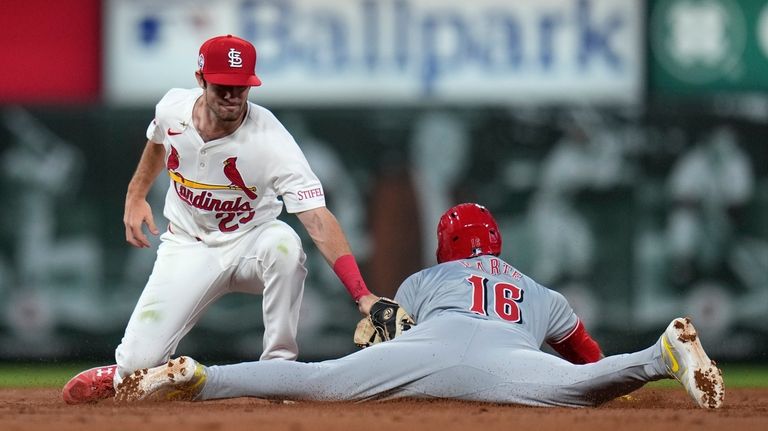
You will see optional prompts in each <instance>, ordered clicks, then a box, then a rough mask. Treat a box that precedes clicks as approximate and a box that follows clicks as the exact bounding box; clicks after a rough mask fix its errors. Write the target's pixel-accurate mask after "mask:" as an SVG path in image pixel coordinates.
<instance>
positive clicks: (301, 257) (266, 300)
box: [228, 221, 307, 360]
mask: <svg viewBox="0 0 768 431" xmlns="http://www.w3.org/2000/svg"><path fill="white" fill-rule="evenodd" d="M233 251H234V252H236V254H237V256H238V257H237V258H236V259H235V261H236V269H235V272H234V275H233V285H232V290H233V291H239V292H247V293H255V294H258V293H261V294H262V295H263V301H262V313H263V319H264V339H263V349H264V350H263V353H262V354H261V359H262V360H265V359H288V360H293V359H296V356H297V355H298V345H297V344H296V332H297V329H298V323H299V308H300V307H301V299H302V296H303V294H304V280H305V279H306V276H307V270H306V268H305V267H304V261H305V260H306V255H305V254H304V250H303V249H302V248H301V239H299V236H298V235H297V234H296V232H295V231H294V230H293V229H291V227H290V226H288V225H287V224H285V223H283V222H281V221H273V222H269V223H265V224H264V225H263V226H260V227H258V228H257V229H256V230H255V231H254V232H253V233H249V234H248V235H247V236H246V237H243V238H241V239H240V240H239V244H237V245H235V246H234V248H233V249H231V250H229V251H228V253H231V252H233Z"/></svg>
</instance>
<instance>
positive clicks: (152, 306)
mask: <svg viewBox="0 0 768 431" xmlns="http://www.w3.org/2000/svg"><path fill="white" fill-rule="evenodd" d="M162 239H163V242H162V243H161V245H160V247H159V248H158V251H157V259H156V261H155V265H154V268H153V270H152V274H151V275H150V277H149V280H148V281H147V284H146V286H145V287H144V290H143V292H142V293H141V296H140V297H139V300H138V302H137V303H136V306H135V308H134V310H133V313H132V314H131V317H130V320H129V321H128V325H127V326H126V329H125V335H124V336H123V339H122V341H121V343H120V345H119V346H118V347H117V349H116V351H115V357H116V359H117V365H118V373H117V377H116V379H115V381H116V383H119V381H120V380H121V378H122V377H125V376H126V375H127V374H129V373H131V372H133V371H134V370H137V369H141V368H148V367H154V366H157V365H159V364H161V363H163V362H165V361H167V360H168V359H169V358H170V356H171V355H172V354H173V353H174V352H175V350H176V347H177V346H178V344H179V342H180V341H181V339H182V337H183V336H184V335H186V334H187V332H189V331H190V329H192V327H193V326H194V324H195V323H196V322H197V321H198V319H199V318H200V317H201V315H202V314H203V312H204V311H205V309H206V308H207V307H208V306H209V305H210V304H212V303H213V302H214V301H215V300H216V299H217V298H219V297H220V296H221V295H223V294H224V293H226V291H225V290H224V288H223V287H222V286H224V285H225V283H224V280H226V279H227V278H228V277H230V276H231V274H229V273H227V272H226V270H225V269H224V268H222V265H221V263H220V258H219V256H218V255H217V252H218V251H217V249H215V248H210V247H207V246H205V245H204V244H203V243H202V242H199V241H197V240H196V239H194V238H190V237H187V236H185V235H183V234H180V233H178V232H177V233H170V232H166V233H165V234H163V238H162Z"/></svg>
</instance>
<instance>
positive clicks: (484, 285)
mask: <svg viewBox="0 0 768 431" xmlns="http://www.w3.org/2000/svg"><path fill="white" fill-rule="evenodd" d="M488 281H489V280H488V279H487V278H485V277H483V276H480V275H477V274H475V275H471V276H469V277H467V282H469V284H470V285H471V286H472V306H471V307H470V308H469V311H471V312H473V313H477V314H482V315H485V316H488V315H489V314H488V297H489V295H488V294H489V293H492V298H491V300H492V301H493V304H491V308H492V309H493V311H494V313H496V315H497V316H499V318H500V319H502V320H506V321H507V322H511V323H522V322H523V315H522V312H521V311H520V305H519V303H521V302H523V289H521V288H519V287H517V286H515V285H514V284H512V283H504V282H498V283H495V284H494V285H493V287H492V288H490V292H489V286H488Z"/></svg>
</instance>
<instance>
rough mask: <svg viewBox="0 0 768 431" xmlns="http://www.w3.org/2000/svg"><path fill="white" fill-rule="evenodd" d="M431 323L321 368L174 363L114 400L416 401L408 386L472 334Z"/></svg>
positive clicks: (446, 360) (452, 358)
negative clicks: (178, 396)
mask: <svg viewBox="0 0 768 431" xmlns="http://www.w3.org/2000/svg"><path fill="white" fill-rule="evenodd" d="M469 320H474V319H469ZM431 323H433V322H427V323H425V324H424V325H420V326H415V327H414V328H412V329H410V330H409V331H408V332H406V333H404V334H403V335H402V336H400V337H398V338H397V339H395V340H392V341H388V342H386V343H381V344H377V345H375V346H372V347H369V348H366V349H363V350H360V351H358V352H355V353H353V354H351V355H348V356H345V357H343V358H341V359H336V360H330V361H324V362H316V363H302V362H294V361H280V360H278V361H256V362H245V363H241V364H235V365H225V366H211V367H205V368H204V369H202V371H200V372H195V371H196V364H194V363H192V362H189V360H185V364H184V365H183V366H182V364H179V363H178V362H179V359H176V360H173V361H171V364H170V366H162V367H158V368H157V369H153V370H149V372H148V374H146V375H145V374H141V373H140V374H139V375H137V376H131V377H128V378H127V379H126V382H127V384H126V385H125V386H124V387H123V388H121V389H119V390H118V398H119V399H124V400H128V401H131V400H136V399H145V398H149V399H158V398H157V395H158V394H160V396H163V394H168V393H174V394H175V393H179V391H181V392H183V393H184V394H185V396H187V397H189V398H188V399H193V398H194V399H198V400H209V399H219V398H232V397H243V396H252V397H259V398H277V399H294V400H318V401H360V400H368V399H379V398H395V397H401V396H420V394H418V393H414V392H412V391H409V390H408V387H409V385H411V384H412V383H413V382H416V381H419V380H420V379H423V378H424V377H426V376H429V375H430V374H433V373H435V372H436V371H438V370H442V369H446V368H452V367H454V366H455V365H457V364H458V362H459V360H460V357H461V354H462V352H463V350H464V349H466V343H465V341H463V340H468V339H469V338H470V337H471V335H472V333H473V332H474V330H475V328H474V326H472V325H467V326H465V327H459V328H452V327H450V326H446V325H440V324H439V322H434V323H435V324H431ZM184 367H186V368H184ZM182 369H184V374H183V375H182V373H181V370H182ZM169 374H171V375H172V376H173V378H169ZM201 381H204V382H205V383H204V385H203V384H200V382H201ZM190 387H194V389H193V390H190Z"/></svg>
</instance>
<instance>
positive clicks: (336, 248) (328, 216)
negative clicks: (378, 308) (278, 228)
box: [296, 207, 379, 315]
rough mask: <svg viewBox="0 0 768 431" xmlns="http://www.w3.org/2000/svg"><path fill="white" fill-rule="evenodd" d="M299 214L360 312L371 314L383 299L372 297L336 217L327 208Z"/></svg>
mask: <svg viewBox="0 0 768 431" xmlns="http://www.w3.org/2000/svg"><path fill="white" fill-rule="evenodd" d="M296 215H297V217H298V218H299V221H301V223H302V224H303V225H304V228H305V229H306V230H307V232H308V233H309V236H310V237H311V238H312V241H313V242H314V243H315V245H316V246H317V249H318V250H319V251H320V253H321V254H322V255H323V257H324V258H325V261H326V262H328V265H330V266H331V267H332V268H333V271H334V272H335V273H336V275H337V276H338V277H339V280H341V282H342V283H343V284H344V287H346V289H347V291H348V292H349V294H350V295H351V296H352V299H354V300H355V302H357V307H358V309H359V310H360V312H361V313H363V314H366V315H367V314H369V313H370V310H371V306H372V305H373V304H374V303H375V302H376V301H377V300H378V299H379V297H377V296H376V295H374V294H372V293H371V292H370V291H369V290H368V287H366V285H365V281H363V276H362V275H361V274H360V268H358V266H357V261H356V260H355V257H354V256H353V255H352V251H351V249H350V247H349V243H348V242H347V238H346V236H344V232H343V231H342V229H341V226H340V225H339V222H338V221H337V220H336V217H334V215H333V214H332V213H331V211H330V210H328V208H326V207H319V208H315V209H311V210H308V211H303V212H300V213H297V214H296Z"/></svg>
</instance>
